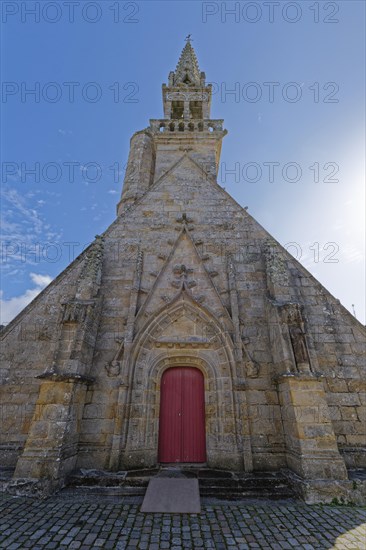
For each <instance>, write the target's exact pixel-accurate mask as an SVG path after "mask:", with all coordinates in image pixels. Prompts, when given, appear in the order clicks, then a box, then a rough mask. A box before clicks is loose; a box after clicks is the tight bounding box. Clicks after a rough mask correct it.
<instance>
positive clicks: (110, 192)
mask: <svg viewBox="0 0 366 550" xmlns="http://www.w3.org/2000/svg"><path fill="white" fill-rule="evenodd" d="M108 193H109V194H110V195H118V191H116V190H115V189H109V191H108Z"/></svg>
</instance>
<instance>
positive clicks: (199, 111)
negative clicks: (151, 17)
mask: <svg viewBox="0 0 366 550" xmlns="http://www.w3.org/2000/svg"><path fill="white" fill-rule="evenodd" d="M162 92H163V111H164V118H161V119H151V120H150V126H149V127H148V128H146V129H145V130H141V131H139V132H136V134H134V135H133V136H132V138H131V148H130V154H129V158H128V163H127V170H126V176H125V180H124V183H123V190H122V196H121V200H120V202H119V203H118V205H117V213H118V215H120V214H122V213H123V212H124V211H125V209H126V208H127V207H128V206H129V205H131V204H133V203H134V202H136V200H137V199H138V198H140V197H141V196H142V195H144V194H145V193H146V192H147V190H148V189H149V188H150V187H151V186H152V185H153V184H154V183H155V182H156V181H158V180H159V178H160V177H161V176H162V175H163V174H165V173H166V172H167V171H168V170H169V169H170V168H171V167H173V166H174V164H175V163H176V162H178V161H179V160H180V159H181V158H182V157H183V156H184V155H189V156H190V157H191V158H192V159H193V160H194V161H195V162H196V163H198V164H199V165H200V166H202V170H203V172H202V174H203V177H207V175H210V176H212V177H213V178H214V179H216V177H217V171H218V166H219V161H220V154H221V143H222V139H223V137H224V136H225V135H226V133H227V131H226V130H224V129H223V123H224V121H223V120H221V119H211V118H210V113H211V96H212V86H211V84H206V75H205V73H204V72H202V71H200V69H199V65H198V61H197V56H196V53H195V51H194V49H193V46H192V44H191V38H190V35H188V36H187V38H186V45H185V46H184V48H183V50H182V53H181V55H180V58H179V61H178V64H177V67H176V69H175V71H171V72H170V73H169V77H168V85H166V84H163V86H162Z"/></svg>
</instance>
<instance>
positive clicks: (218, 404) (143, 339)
mask: <svg viewBox="0 0 366 550" xmlns="http://www.w3.org/2000/svg"><path fill="white" fill-rule="evenodd" d="M187 320H188V321H189V320H190V321H192V320H194V322H195V323H197V324H196V325H195V326H196V327H199V325H200V324H201V325H202V324H203V326H204V327H205V326H206V327H207V326H209V327H210V337H209V338H201V340H197V339H195V338H191V339H189V338H187V337H186V333H184V332H180V331H179V324H180V323H182V322H187ZM173 323H174V324H173ZM172 326H174V327H175V329H176V333H174V331H173V334H172V331H171V329H172ZM168 331H170V332H169V337H168V338H166V334H167V332H168ZM180 334H181V335H182V336H181V337H180ZM183 335H184V337H183ZM207 344H209V345H208V347H207ZM133 347H134V349H133V351H132V354H131V360H132V362H133V368H132V369H131V377H130V395H129V399H128V403H129V415H128V426H126V429H127V432H128V433H127V441H126V448H125V450H124V452H123V458H122V463H123V465H124V467H135V468H136V467H146V466H152V465H155V464H156V463H157V456H158V436H159V408H160V381H161V377H162V375H163V373H164V371H165V370H167V369H168V368H172V367H178V366H190V367H195V368H198V369H199V370H201V372H202V373H203V375H204V380H205V413H206V447H207V461H208V465H209V466H212V467H227V468H229V467H233V466H235V467H236V468H237V467H238V464H239V463H240V462H241V460H242V458H241V455H240V453H239V450H238V437H237V433H236V422H235V404H234V396H233V387H232V375H233V372H234V362H233V351H232V342H231V338H230V336H229V335H228V334H227V332H226V331H224V330H223V329H222V327H221V326H220V324H219V323H218V321H217V320H216V319H215V318H213V317H212V316H211V315H210V314H209V312H207V311H205V310H204V308H203V307H202V306H201V305H199V304H196V303H194V301H193V300H192V299H190V298H188V299H187V297H185V296H184V297H182V298H181V299H180V300H178V301H176V302H174V303H173V304H171V305H168V306H166V307H164V308H163V310H161V311H160V312H159V313H158V314H157V315H155V316H154V318H153V319H152V320H150V322H148V323H147V324H146V325H145V326H144V327H142V329H141V330H140V332H139V334H138V335H137V337H136V340H135V344H134V346H133Z"/></svg>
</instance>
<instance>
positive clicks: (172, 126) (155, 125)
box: [150, 119, 224, 133]
mask: <svg viewBox="0 0 366 550" xmlns="http://www.w3.org/2000/svg"><path fill="white" fill-rule="evenodd" d="M223 124H224V121H223V120H222V119H216V120H212V119H201V120H197V119H190V120H183V119H177V120H171V119H151V120H150V128H151V130H152V131H153V132H154V133H164V132H167V133H170V132H210V133H215V132H223V131H224V129H223Z"/></svg>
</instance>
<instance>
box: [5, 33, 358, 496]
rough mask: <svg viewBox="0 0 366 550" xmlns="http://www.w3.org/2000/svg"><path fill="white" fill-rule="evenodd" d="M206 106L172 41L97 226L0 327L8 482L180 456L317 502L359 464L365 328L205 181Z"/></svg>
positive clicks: (212, 136)
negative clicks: (278, 483)
mask: <svg viewBox="0 0 366 550" xmlns="http://www.w3.org/2000/svg"><path fill="white" fill-rule="evenodd" d="M210 103H211V87H210V85H206V82H205V74H204V73H203V72H200V70H199V67H198V62H197V58H196V55H195V52H194V50H193V48H192V45H191V43H190V41H188V42H187V44H186V45H185V47H184V49H183V52H182V54H181V57H180V59H179V62H178V65H177V68H176V71H175V72H171V73H170V74H169V81H168V85H165V84H164V85H163V105H164V118H162V119H158V120H155V119H154V120H151V121H150V125H149V127H148V128H146V129H144V130H142V131H139V132H136V133H135V134H134V135H133V137H132V139H131V148H130V154H129V159H128V166H127V171H126V176H125V181H124V185H123V191H122V196H121V200H120V202H119V203H118V206H117V218H116V220H115V222H114V223H113V224H112V225H111V226H110V227H109V228H108V229H107V230H106V231H105V233H104V234H103V235H101V236H97V237H96V239H95V241H94V242H93V243H92V244H91V245H90V246H89V248H88V249H87V250H86V251H85V252H83V253H82V254H81V255H80V256H79V257H78V258H76V260H75V261H74V262H72V263H71V264H70V265H69V267H67V269H65V270H64V271H63V272H62V273H61V274H60V275H59V276H58V277H57V278H56V279H55V280H54V281H53V282H52V283H51V284H50V285H49V286H48V287H47V288H46V289H45V290H44V291H43V292H42V293H41V294H40V295H39V296H38V297H37V298H36V299H35V300H33V302H32V303H31V304H29V305H28V306H27V307H26V308H25V309H24V310H23V311H22V312H21V313H20V314H19V315H18V316H17V317H16V318H15V319H14V320H13V321H12V322H11V323H10V324H9V325H8V326H7V327H6V328H5V329H4V330H3V333H2V346H1V348H2V355H1V381H2V385H1V403H2V411H3V418H2V423H1V430H2V436H1V437H2V440H1V447H0V452H1V462H2V464H3V465H5V466H8V467H9V468H10V467H14V468H15V470H14V475H13V481H12V483H13V484H17V485H18V486H21V485H22V483H23V484H24V486H28V485H29V484H30V485H32V484H34V485H35V486H45V487H47V490H48V491H52V490H55V489H57V488H59V487H61V486H62V485H63V484H64V483H65V480H66V479H67V476H68V475H69V474H70V473H71V472H72V471H73V470H75V469H76V468H95V469H104V470H111V471H118V470H129V469H138V468H147V467H151V466H155V465H157V464H158V463H162V462H182V463H196V462H198V463H205V464H207V466H208V467H210V468H221V469H229V470H235V471H244V472H257V471H267V472H268V471H279V470H285V471H288V472H290V474H291V475H292V476H293V479H295V480H296V482H297V484H298V485H299V487H300V490H299V491H300V493H301V494H302V495H303V496H304V498H308V499H309V498H310V497H309V494H310V492H311V491H313V493H316V494H318V498H319V500H321V499H325V500H326V498H328V496H329V494H333V489H332V488H334V487H336V486H337V487H338V489H337V490H338V491H339V490H340V491H341V493H342V494H344V495H346V496H347V495H348V492H349V491H350V487H351V486H353V487H354V485H355V484H354V483H351V481H349V476H348V470H349V469H356V468H365V467H366V454H365V447H366V441H365V420H366V416H365V415H366V394H365V385H366V377H365V365H364V343H365V329H364V327H363V326H362V325H361V324H360V323H359V322H358V321H357V320H356V319H355V318H354V317H353V316H352V315H351V314H350V313H349V312H348V311H347V310H346V309H345V308H344V307H343V306H342V305H341V304H340V302H339V301H338V300H336V299H335V298H334V297H333V296H332V295H331V294H330V293H329V292H328V291H327V290H326V289H325V288H324V287H323V286H322V285H321V284H320V283H319V282H318V281H317V280H316V279H315V278H314V277H313V276H312V275H311V274H310V273H309V272H308V271H307V270H306V269H305V268H304V267H303V266H302V265H301V264H299V263H298V262H297V261H296V260H295V259H294V258H293V257H292V256H291V255H290V254H289V253H288V252H287V251H286V250H284V249H283V248H282V247H281V245H280V244H279V243H278V242H276V241H275V240H274V239H273V237H271V235H269V234H268V233H267V232H266V231H265V230H264V229H263V228H262V227H261V226H260V225H259V224H258V223H257V222H256V221H255V220H254V219H253V218H252V217H251V216H250V215H249V214H248V212H247V211H246V210H244V209H243V208H242V207H241V206H240V205H239V204H237V203H236V202H235V200H234V199H233V198H232V197H231V196H230V195H229V194H228V193H227V192H226V191H225V190H224V189H223V188H222V187H220V186H219V185H218V183H217V181H216V176H217V170H218V165H219V159H220V151H221V143H222V140H223V137H224V136H225V134H226V130H224V128H223V121H222V120H213V119H211V118H210ZM360 483H361V482H360ZM356 486H357V487H356V488H357V489H358V488H360V487H361V485H360V484H358V482H357V483H356ZM339 488H341V489H339ZM342 491H343V492H342ZM327 495H328V496H327Z"/></svg>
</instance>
